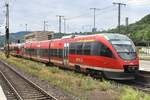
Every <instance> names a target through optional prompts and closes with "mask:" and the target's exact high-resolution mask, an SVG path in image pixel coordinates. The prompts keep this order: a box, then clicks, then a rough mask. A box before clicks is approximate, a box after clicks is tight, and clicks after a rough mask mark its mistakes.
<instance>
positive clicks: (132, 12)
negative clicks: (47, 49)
mask: <svg viewBox="0 0 150 100" xmlns="http://www.w3.org/2000/svg"><path fill="white" fill-rule="evenodd" d="M0 1H2V2H1V4H0V7H1V9H0V15H1V18H0V24H1V25H2V24H3V25H4V12H5V7H4V0H0ZM113 2H122V3H126V4H127V6H126V7H122V9H121V24H125V17H129V21H130V23H133V22H135V21H138V20H139V19H141V18H142V17H143V16H145V15H147V14H149V12H150V0H10V31H11V32H17V31H25V24H28V30H29V31H37V30H38V31H40V30H43V21H44V20H46V21H48V23H47V27H46V28H47V30H52V31H55V32H57V31H58V18H57V17H56V15H63V16H65V17H66V18H67V19H68V20H67V21H66V22H67V32H80V31H82V32H83V31H90V30H91V28H92V27H93V11H92V10H90V8H92V7H96V8H100V9H102V10H99V11H96V27H97V29H98V30H103V29H109V28H113V27H116V26H117V16H118V12H117V5H113V4H112V3H113ZM103 8H105V9H103ZM0 30H1V31H2V32H4V27H1V28H0ZM62 31H63V24H62Z"/></svg>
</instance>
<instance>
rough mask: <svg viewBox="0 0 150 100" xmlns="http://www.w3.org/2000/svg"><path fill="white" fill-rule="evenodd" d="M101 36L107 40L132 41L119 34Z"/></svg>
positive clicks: (103, 34)
mask: <svg viewBox="0 0 150 100" xmlns="http://www.w3.org/2000/svg"><path fill="white" fill-rule="evenodd" d="M99 35H100V36H103V37H105V38H106V39H107V40H130V38H129V37H127V36H126V35H123V34H118V33H102V34H99Z"/></svg>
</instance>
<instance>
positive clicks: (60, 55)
mask: <svg viewBox="0 0 150 100" xmlns="http://www.w3.org/2000/svg"><path fill="white" fill-rule="evenodd" d="M58 54H59V56H58V57H59V58H62V57H63V50H62V49H59V52H58Z"/></svg>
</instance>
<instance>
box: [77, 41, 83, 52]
mask: <svg viewBox="0 0 150 100" xmlns="http://www.w3.org/2000/svg"><path fill="white" fill-rule="evenodd" d="M82 46H83V43H77V44H76V53H77V54H79V55H82V54H83V53H82Z"/></svg>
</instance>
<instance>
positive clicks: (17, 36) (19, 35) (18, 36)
mask: <svg viewBox="0 0 150 100" xmlns="http://www.w3.org/2000/svg"><path fill="white" fill-rule="evenodd" d="M28 33H30V32H28ZM28 33H27V32H25V31H20V32H16V33H11V34H10V42H11V43H12V42H17V41H18V40H20V41H21V42H24V35H26V34H28ZM4 44H5V35H2V36H0V47H2V46H3V45H4Z"/></svg>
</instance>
